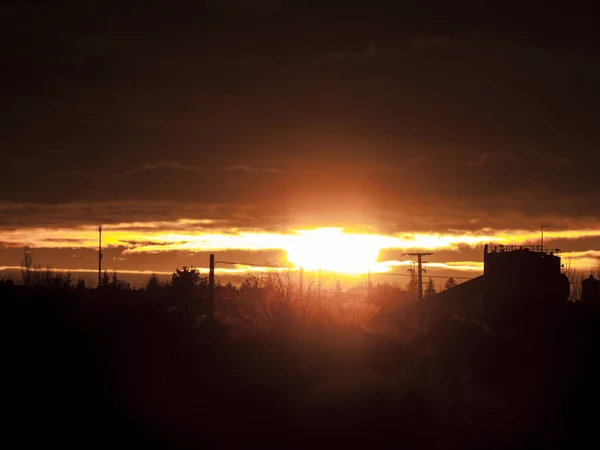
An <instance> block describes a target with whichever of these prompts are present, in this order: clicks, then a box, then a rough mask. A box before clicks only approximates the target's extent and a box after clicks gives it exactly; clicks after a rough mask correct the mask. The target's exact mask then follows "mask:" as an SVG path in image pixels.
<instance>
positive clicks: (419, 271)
mask: <svg viewBox="0 0 600 450" xmlns="http://www.w3.org/2000/svg"><path fill="white" fill-rule="evenodd" d="M405 255H406V256H416V257H417V277H418V279H417V288H418V292H419V294H418V302H419V307H418V308H419V328H421V327H422V325H423V319H422V311H421V309H422V304H423V256H428V255H433V253H405Z"/></svg>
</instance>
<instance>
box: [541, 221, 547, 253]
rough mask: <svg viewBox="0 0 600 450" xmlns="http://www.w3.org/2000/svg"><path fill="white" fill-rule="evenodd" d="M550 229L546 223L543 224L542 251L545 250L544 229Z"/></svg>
mask: <svg viewBox="0 0 600 450" xmlns="http://www.w3.org/2000/svg"><path fill="white" fill-rule="evenodd" d="M546 229H548V227H547V226H546V225H542V226H541V232H542V240H541V246H542V251H544V230H546Z"/></svg>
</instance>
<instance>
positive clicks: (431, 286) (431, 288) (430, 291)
mask: <svg viewBox="0 0 600 450" xmlns="http://www.w3.org/2000/svg"><path fill="white" fill-rule="evenodd" d="M435 294H436V289H435V283H434V282H433V278H431V277H429V281H428V282H427V287H426V288H425V295H426V296H427V297H429V296H432V295H435Z"/></svg>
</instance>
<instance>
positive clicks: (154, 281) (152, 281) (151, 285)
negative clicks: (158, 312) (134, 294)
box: [146, 273, 161, 292]
mask: <svg viewBox="0 0 600 450" xmlns="http://www.w3.org/2000/svg"><path fill="white" fill-rule="evenodd" d="M160 288H161V284H160V280H159V279H158V277H157V276H156V274H155V273H153V274H152V275H150V278H148V282H147V283H146V290H147V291H148V292H156V291H158V290H159V289H160Z"/></svg>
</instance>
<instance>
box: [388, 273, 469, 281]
mask: <svg viewBox="0 0 600 450" xmlns="http://www.w3.org/2000/svg"><path fill="white" fill-rule="evenodd" d="M377 275H386V276H393V277H410V276H411V275H409V274H407V273H387V272H382V273H378V274H377ZM429 278H444V279H448V278H454V279H455V280H473V279H475V278H476V277H453V276H448V277H445V276H442V275H429Z"/></svg>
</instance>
